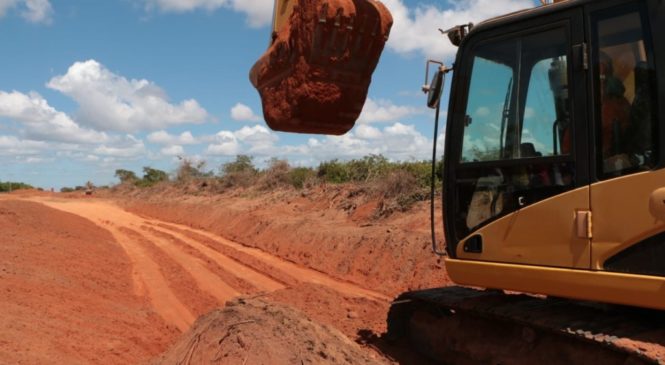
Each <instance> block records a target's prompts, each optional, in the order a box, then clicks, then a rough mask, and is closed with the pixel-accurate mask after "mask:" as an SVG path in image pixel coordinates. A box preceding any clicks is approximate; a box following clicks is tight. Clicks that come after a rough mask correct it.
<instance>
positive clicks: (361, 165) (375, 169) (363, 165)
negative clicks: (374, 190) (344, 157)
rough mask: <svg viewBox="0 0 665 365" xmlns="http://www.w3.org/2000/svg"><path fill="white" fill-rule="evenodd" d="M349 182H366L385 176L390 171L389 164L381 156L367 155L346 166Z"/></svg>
mask: <svg viewBox="0 0 665 365" xmlns="http://www.w3.org/2000/svg"><path fill="white" fill-rule="evenodd" d="M345 165H346V170H347V172H348V175H349V180H350V181H358V182H366V181H370V180H372V179H375V178H378V177H381V176H385V174H386V173H387V172H388V171H389V170H390V167H391V166H390V165H391V164H390V162H389V161H388V159H387V158H385V157H384V156H382V155H374V154H372V155H369V156H365V157H363V158H361V159H359V160H351V161H349V162H347V163H346V164H345Z"/></svg>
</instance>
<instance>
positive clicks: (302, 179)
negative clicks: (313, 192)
mask: <svg viewBox="0 0 665 365" xmlns="http://www.w3.org/2000/svg"><path fill="white" fill-rule="evenodd" d="M315 176H316V174H315V173H314V170H312V169H311V168H309V167H296V168H294V169H291V171H289V183H290V184H291V186H293V187H294V188H296V189H302V188H304V187H305V184H307V182H308V181H311V180H312V179H313V178H315Z"/></svg>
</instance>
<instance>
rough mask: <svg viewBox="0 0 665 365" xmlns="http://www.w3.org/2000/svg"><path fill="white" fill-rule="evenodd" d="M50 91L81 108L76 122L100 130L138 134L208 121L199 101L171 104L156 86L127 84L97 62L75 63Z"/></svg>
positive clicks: (55, 80)
mask: <svg viewBox="0 0 665 365" xmlns="http://www.w3.org/2000/svg"><path fill="white" fill-rule="evenodd" d="M47 87H49V88H51V89H53V90H57V91H60V92H61V93H63V94H65V95H67V96H69V97H71V98H72V99H74V100H75V101H76V102H77V103H78V104H79V106H80V109H79V111H78V115H77V121H78V122H79V123H81V124H83V125H88V126H91V127H93V128H95V129H97V130H103V131H122V132H137V131H141V130H155V129H163V128H167V127H170V126H174V125H179V124H185V123H201V122H204V121H205V120H206V119H209V115H208V112H207V111H206V110H205V109H203V108H202V107H201V106H200V105H199V103H198V102H197V101H196V100H194V99H188V100H184V101H182V102H180V103H179V104H172V103H170V102H169V100H168V97H167V96H166V93H165V92H164V91H163V90H162V89H161V88H159V87H158V86H157V85H155V84H154V83H153V82H150V81H148V80H145V79H141V80H136V79H131V80H128V79H126V78H125V77H122V76H120V75H117V74H115V73H113V72H111V71H109V70H108V69H107V68H106V67H104V66H103V65H102V64H100V63H99V62H97V61H95V60H88V61H85V62H76V63H74V64H73V65H72V66H70V67H69V69H68V70H67V73H66V74H65V75H61V76H56V77H54V78H52V79H51V80H50V81H49V82H48V84H47Z"/></svg>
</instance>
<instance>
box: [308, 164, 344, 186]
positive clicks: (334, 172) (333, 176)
mask: <svg viewBox="0 0 665 365" xmlns="http://www.w3.org/2000/svg"><path fill="white" fill-rule="evenodd" d="M316 176H318V177H319V178H320V179H322V180H323V181H326V182H329V183H333V184H341V183H345V182H348V181H349V173H348V171H347V169H346V166H344V164H343V163H341V162H339V161H338V160H332V161H326V162H322V163H321V164H320V165H319V168H318V169H317V172H316Z"/></svg>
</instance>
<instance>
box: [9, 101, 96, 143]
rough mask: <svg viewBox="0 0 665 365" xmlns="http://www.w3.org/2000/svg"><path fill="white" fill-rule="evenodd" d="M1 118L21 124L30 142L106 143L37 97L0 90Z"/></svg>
mask: <svg viewBox="0 0 665 365" xmlns="http://www.w3.org/2000/svg"><path fill="white" fill-rule="evenodd" d="M0 117H6V118H11V119H13V120H16V121H18V122H20V123H22V124H23V125H24V126H25V127H26V129H25V131H24V133H25V135H26V136H27V137H29V138H31V139H39V140H44V141H59V142H69V143H85V144H93V143H100V142H105V141H107V140H108V136H107V135H106V134H105V133H101V132H97V131H94V130H91V129H86V128H81V127H80V126H79V125H78V124H77V123H76V122H74V121H73V120H72V119H71V118H70V117H69V116H68V115H67V114H65V113H63V112H60V111H57V110H56V109H55V108H53V107H52V106H50V105H49V104H48V102H47V101H46V100H45V99H44V98H43V97H42V96H41V95H39V94H37V93H35V92H31V93H30V94H28V95H26V94H23V93H20V92H18V91H12V92H5V91H0Z"/></svg>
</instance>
